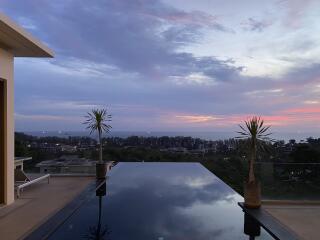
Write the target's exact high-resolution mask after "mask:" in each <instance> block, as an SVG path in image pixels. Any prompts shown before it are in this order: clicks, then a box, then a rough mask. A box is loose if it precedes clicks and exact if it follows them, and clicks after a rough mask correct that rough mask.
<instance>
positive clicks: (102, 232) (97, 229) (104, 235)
mask: <svg viewBox="0 0 320 240" xmlns="http://www.w3.org/2000/svg"><path fill="white" fill-rule="evenodd" d="M106 189H107V179H105V180H97V181H96V196H97V197H99V211H98V223H97V226H90V227H89V229H88V233H87V234H85V235H84V238H85V239H88V240H109V239H110V238H109V236H110V233H111V231H110V230H109V229H108V226H107V225H105V227H104V228H101V220H102V199H103V197H104V196H106V192H107V190H106Z"/></svg>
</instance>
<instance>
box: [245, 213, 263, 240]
mask: <svg viewBox="0 0 320 240" xmlns="http://www.w3.org/2000/svg"><path fill="white" fill-rule="evenodd" d="M244 233H245V234H246V235H248V236H249V239H250V240H254V239H255V238H256V237H258V236H260V234H261V227H260V224H259V223H258V222H257V220H255V219H254V218H253V217H251V216H250V215H249V214H247V213H244Z"/></svg>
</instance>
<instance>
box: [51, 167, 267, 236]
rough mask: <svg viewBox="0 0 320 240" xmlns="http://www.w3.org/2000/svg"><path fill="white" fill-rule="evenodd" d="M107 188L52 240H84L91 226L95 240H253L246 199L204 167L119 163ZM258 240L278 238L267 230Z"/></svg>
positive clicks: (111, 173) (90, 197) (56, 233)
mask: <svg viewBox="0 0 320 240" xmlns="http://www.w3.org/2000/svg"><path fill="white" fill-rule="evenodd" d="M107 184H108V189H107V197H104V196H105V191H106V187H105V186H104V187H102V188H100V189H99V190H100V191H101V192H97V194H92V195H90V196H89V197H88V200H87V202H86V203H85V204H83V205H82V206H81V207H80V208H79V210H77V211H76V212H75V213H74V214H73V215H72V216H71V217H70V218H69V219H68V220H67V221H66V222H65V224H63V225H62V226H61V227H59V229H58V230H57V231H56V232H55V233H54V234H52V235H51V236H50V237H49V239H50V240H63V239H68V240H69V239H80V238H81V237H83V231H84V229H88V226H91V230H90V231H87V232H88V234H87V239H92V240H98V239H99V240H102V239H104V240H107V239H110V238H111V239H112V240H128V239H137V240H140V239H141V240H143V239H150V240H158V239H163V240H177V239H183V240H214V239H217V240H221V239H223V240H229V239H230V240H234V239H237V240H245V239H247V238H248V237H247V235H245V234H244V233H243V213H242V211H241V209H240V208H239V206H238V205H237V203H238V202H242V201H243V198H242V197H241V196H239V195H238V194H237V193H236V192H234V191H233V190H232V189H231V188H230V187H228V186H227V185H226V184H225V183H223V182H222V181H221V180H220V179H218V178H217V177H215V176H214V175H213V174H212V173H211V172H209V171H207V170H206V169H205V168H203V167H202V166H201V165H200V164H198V163H119V164H118V165H117V166H116V167H114V168H113V169H112V171H111V172H110V176H109V179H108V182H107ZM102 190H104V194H102ZM95 195H97V196H98V197H99V199H100V200H99V202H98V198H97V197H96V196H95ZM98 211H99V212H98ZM97 220H98V222H97ZM93 224H94V227H92V226H93ZM106 226H108V227H106ZM109 229H111V230H112V231H109ZM79 234H81V235H80V236H79ZM258 239H259V240H261V239H263V240H267V239H273V238H271V237H270V236H269V235H268V234H267V233H266V232H265V231H264V230H263V229H261V236H259V237H256V240H258Z"/></svg>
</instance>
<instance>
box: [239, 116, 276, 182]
mask: <svg viewBox="0 0 320 240" xmlns="http://www.w3.org/2000/svg"><path fill="white" fill-rule="evenodd" d="M239 126H240V128H241V130H242V131H240V132H238V133H239V134H240V136H239V137H238V138H244V139H247V140H248V143H249V149H250V158H249V183H253V182H255V175H254V164H255V161H256V159H257V149H258V148H262V149H264V146H265V142H267V141H270V140H271V139H270V138H269V135H271V133H267V131H268V130H269V128H270V126H265V125H264V121H263V120H262V119H261V118H260V117H256V116H254V117H252V118H251V119H249V120H247V121H245V126H242V125H239Z"/></svg>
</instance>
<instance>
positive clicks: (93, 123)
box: [83, 109, 112, 163]
mask: <svg viewBox="0 0 320 240" xmlns="http://www.w3.org/2000/svg"><path fill="white" fill-rule="evenodd" d="M85 118H86V120H85V122H84V123H83V124H85V125H88V126H87V129H89V130H90V134H92V133H93V132H97V133H98V138H99V148H100V151H99V162H100V163H103V160H102V134H103V133H108V132H109V131H110V129H111V128H112V127H111V126H110V125H109V124H108V122H111V118H112V116H111V114H108V112H107V109H92V110H91V112H88V113H87V115H86V116H85Z"/></svg>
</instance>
